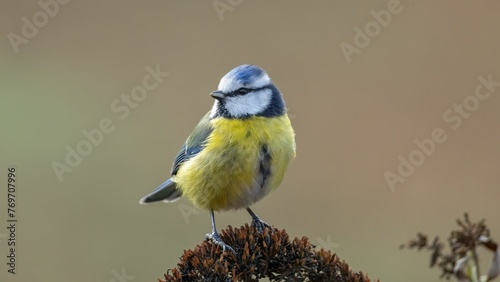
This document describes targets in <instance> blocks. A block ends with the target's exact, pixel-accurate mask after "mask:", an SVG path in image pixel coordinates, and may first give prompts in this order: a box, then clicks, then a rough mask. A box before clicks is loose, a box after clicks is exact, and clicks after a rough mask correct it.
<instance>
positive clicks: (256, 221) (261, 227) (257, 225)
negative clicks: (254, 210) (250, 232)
mask: <svg viewBox="0 0 500 282" xmlns="http://www.w3.org/2000/svg"><path fill="white" fill-rule="evenodd" d="M252 225H253V226H255V228H256V229H257V231H259V233H261V234H262V232H264V229H266V228H269V229H270V230H271V231H272V230H273V227H272V226H271V225H269V224H267V223H265V222H264V221H262V219H260V218H258V217H257V216H256V217H254V218H253V219H252Z"/></svg>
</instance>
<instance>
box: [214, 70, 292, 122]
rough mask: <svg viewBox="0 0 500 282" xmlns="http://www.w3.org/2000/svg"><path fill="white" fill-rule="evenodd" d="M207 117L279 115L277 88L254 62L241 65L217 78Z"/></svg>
mask: <svg viewBox="0 0 500 282" xmlns="http://www.w3.org/2000/svg"><path fill="white" fill-rule="evenodd" d="M210 95H211V96H212V97H213V98H215V104H214V106H213V108H212V112H211V115H210V117H211V118H215V117H225V118H247V117H251V116H269V117H271V116H279V115H283V114H284V113H285V111H286V108H285V103H284V101H283V98H282V95H281V93H280V92H279V90H278V88H276V86H275V85H274V84H273V82H272V81H271V79H270V78H269V76H268V75H267V73H266V72H265V71H264V70H263V69H262V68H260V67H258V66H254V65H241V66H239V67H236V68H234V69H232V70H231V71H230V72H228V73H227V74H226V75H225V76H224V77H222V79H221V80H220V83H219V87H218V88H217V91H214V92H212V93H210Z"/></svg>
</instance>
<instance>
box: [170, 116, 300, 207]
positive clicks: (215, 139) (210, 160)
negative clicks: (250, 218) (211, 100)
mask: <svg viewBox="0 0 500 282" xmlns="http://www.w3.org/2000/svg"><path fill="white" fill-rule="evenodd" d="M211 123H212V126H213V131H212V133H211V134H210V136H209V138H208V140H207V143H206V146H205V148H204V149H203V150H202V151H201V152H200V153H199V154H198V155H196V156H195V157H193V158H191V159H190V160H188V161H187V162H186V163H184V164H183V165H182V166H181V167H180V169H179V171H178V172H177V175H176V176H175V177H174V181H175V182H176V184H177V187H178V188H179V189H181V190H182V194H183V196H185V197H187V198H188V199H189V200H191V201H192V202H193V203H194V204H195V205H196V206H198V207H200V208H204V209H211V210H227V209H239V208H244V207H248V206H250V205H251V204H253V203H255V202H256V201H258V200H260V199H261V198H262V197H264V196H265V195H267V194H268V193H269V191H271V190H273V189H275V188H277V187H278V186H279V184H280V183H281V180H282V179H283V175H284V173H285V170H286V168H287V166H288V163H289V162H290V160H291V159H292V158H293V157H294V156H295V139H294V132H293V129H292V127H291V125H290V120H289V119H288V116H286V115H283V116H280V117H274V118H266V117H252V118H247V119H226V118H216V119H213V120H211ZM263 148H265V150H263ZM263 157H266V159H265V160H263ZM263 162H266V163H267V164H266V168H269V169H268V170H266V173H265V174H266V175H265V179H263V177H262V176H263V173H262V171H263V169H262V164H263Z"/></svg>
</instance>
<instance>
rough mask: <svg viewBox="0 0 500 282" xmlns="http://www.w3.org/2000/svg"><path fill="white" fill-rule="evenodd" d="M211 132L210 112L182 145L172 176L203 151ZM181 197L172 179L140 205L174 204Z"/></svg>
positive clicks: (141, 201) (144, 199)
mask: <svg viewBox="0 0 500 282" xmlns="http://www.w3.org/2000/svg"><path fill="white" fill-rule="evenodd" d="M211 132H212V125H211V124H210V112H208V113H207V114H206V115H205V116H204V117H203V118H202V119H201V120H200V122H199V123H198V125H197V126H196V127H195V128H194V130H193V132H192V133H191V135H189V137H188V139H187V140H186V142H185V143H184V145H182V148H181V151H180V152H179V154H177V157H176V158H175V161H174V164H173V166H172V171H171V173H170V174H171V175H176V174H177V171H179V168H180V167H181V166H182V164H184V163H185V162H186V161H188V160H189V159H191V158H192V157H194V156H196V155H197V154H198V153H199V152H201V151H202V150H203V148H204V147H205V143H206V140H207V138H208V136H209V135H210V133H211ZM180 196H182V192H181V191H180V190H179V189H177V187H176V186H175V182H173V181H172V179H167V181H165V182H163V183H162V184H161V185H160V186H158V187H157V188H156V189H155V190H153V192H151V193H150V194H148V195H146V196H145V197H144V198H142V199H141V200H140V203H141V204H147V203H152V202H158V201H164V202H173V201H175V200H177V199H178V198H179V197H180Z"/></svg>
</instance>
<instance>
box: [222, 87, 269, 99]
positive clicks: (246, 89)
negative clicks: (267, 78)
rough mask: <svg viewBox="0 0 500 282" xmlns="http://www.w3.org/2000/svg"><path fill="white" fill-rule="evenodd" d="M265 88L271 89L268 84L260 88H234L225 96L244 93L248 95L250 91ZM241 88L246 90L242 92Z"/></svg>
mask: <svg viewBox="0 0 500 282" xmlns="http://www.w3.org/2000/svg"><path fill="white" fill-rule="evenodd" d="M263 89H269V87H268V86H263V87H259V88H246V87H241V88H238V89H236V90H234V91H233V92H230V93H228V94H226V95H225V96H226V97H234V96H243V95H247V94H248V93H250V92H254V91H259V90H263ZM241 90H244V91H243V92H240V91H241Z"/></svg>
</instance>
